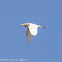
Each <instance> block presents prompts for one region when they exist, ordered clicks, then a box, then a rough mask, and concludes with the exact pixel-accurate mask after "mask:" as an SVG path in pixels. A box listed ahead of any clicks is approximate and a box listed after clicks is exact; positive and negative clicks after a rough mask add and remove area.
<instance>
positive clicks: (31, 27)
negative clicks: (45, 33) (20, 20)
mask: <svg viewBox="0 0 62 62" xmlns="http://www.w3.org/2000/svg"><path fill="white" fill-rule="evenodd" d="M21 25H23V26H25V27H27V30H26V36H27V40H28V41H29V42H30V41H32V39H33V36H35V35H37V32H38V28H45V27H41V26H39V25H36V24H33V23H24V24H21Z"/></svg>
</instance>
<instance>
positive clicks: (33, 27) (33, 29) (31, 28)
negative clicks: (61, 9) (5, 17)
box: [28, 26, 38, 36]
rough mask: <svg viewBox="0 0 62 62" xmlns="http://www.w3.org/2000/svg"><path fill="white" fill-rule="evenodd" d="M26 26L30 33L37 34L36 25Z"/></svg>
mask: <svg viewBox="0 0 62 62" xmlns="http://www.w3.org/2000/svg"><path fill="white" fill-rule="evenodd" d="M28 28H29V31H30V33H31V35H33V36H35V35H37V32H38V27H37V26H29V27H28Z"/></svg>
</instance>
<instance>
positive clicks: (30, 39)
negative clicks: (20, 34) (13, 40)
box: [26, 28, 33, 42]
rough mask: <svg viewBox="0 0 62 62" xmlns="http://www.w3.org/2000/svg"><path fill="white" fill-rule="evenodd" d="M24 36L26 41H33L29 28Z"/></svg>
mask: <svg viewBox="0 0 62 62" xmlns="http://www.w3.org/2000/svg"><path fill="white" fill-rule="evenodd" d="M26 36H27V40H28V41H29V42H31V41H32V39H33V35H31V33H30V31H29V28H28V29H27V30H26Z"/></svg>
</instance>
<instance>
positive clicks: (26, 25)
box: [21, 23, 29, 27]
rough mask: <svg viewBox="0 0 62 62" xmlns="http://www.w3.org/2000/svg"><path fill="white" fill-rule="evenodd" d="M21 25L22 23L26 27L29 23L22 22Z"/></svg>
mask: <svg viewBox="0 0 62 62" xmlns="http://www.w3.org/2000/svg"><path fill="white" fill-rule="evenodd" d="M21 25H23V26H25V27H28V26H29V23H24V24H21Z"/></svg>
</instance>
